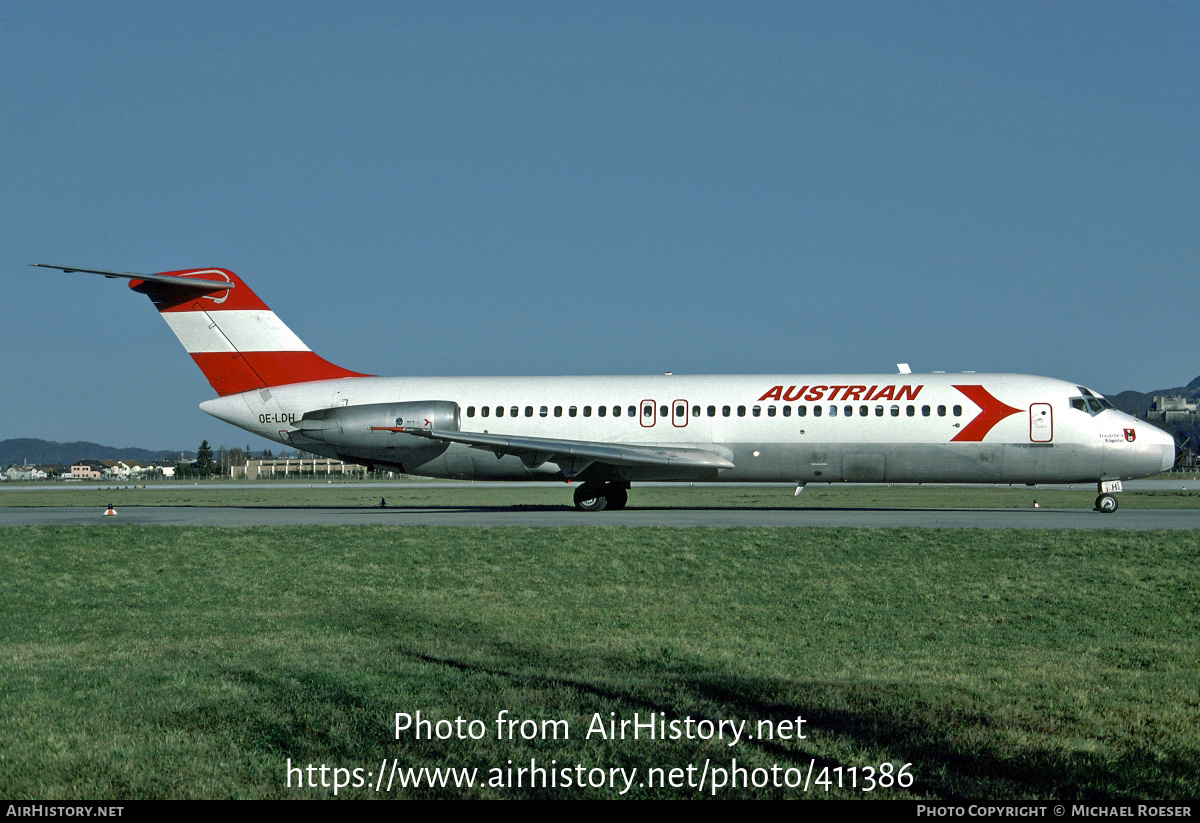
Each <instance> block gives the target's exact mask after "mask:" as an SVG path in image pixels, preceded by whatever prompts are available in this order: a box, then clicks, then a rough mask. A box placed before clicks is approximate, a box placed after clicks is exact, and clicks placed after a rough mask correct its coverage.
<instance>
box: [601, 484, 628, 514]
mask: <svg viewBox="0 0 1200 823" xmlns="http://www.w3.org/2000/svg"><path fill="white" fill-rule="evenodd" d="M604 497H605V498H606V499H607V500H608V507H609V508H610V509H623V508H625V504H626V503H628V502H629V489H627V488H625V487H624V486H616V485H613V486H609V487H607V488H606V489H605V490H604Z"/></svg>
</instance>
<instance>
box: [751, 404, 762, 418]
mask: <svg viewBox="0 0 1200 823" xmlns="http://www.w3.org/2000/svg"><path fill="white" fill-rule="evenodd" d="M750 413H751V414H752V415H754V416H755V417H762V406H755V407H754V408H753V409H751V410H750Z"/></svg>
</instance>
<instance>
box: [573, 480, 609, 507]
mask: <svg viewBox="0 0 1200 823" xmlns="http://www.w3.org/2000/svg"><path fill="white" fill-rule="evenodd" d="M607 505H608V498H607V497H605V496H604V492H603V490H601V489H600V488H598V487H596V486H589V485H588V484H586V483H584V484H583V485H582V486H580V487H579V488H577V489H576V490H575V508H577V509H579V510H580V511H581V512H599V511H604V508H605V506H607Z"/></svg>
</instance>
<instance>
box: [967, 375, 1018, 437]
mask: <svg viewBox="0 0 1200 823" xmlns="http://www.w3.org/2000/svg"><path fill="white" fill-rule="evenodd" d="M954 388H956V389H958V390H959V391H960V392H962V393H963V394H965V395H966V396H967V399H968V400H970V401H971V402H972V403H974V404H975V405H976V406H978V407H979V414H977V415H976V416H975V419H974V420H972V421H971V422H970V423H968V424H967V425H966V427H965V428H964V429H963V430H962V431H960V432H959V433H958V434H956V435H954V437H951V438H950V440H951V442H955V441H957V442H960V443H961V442H976V443H977V442H979V441H981V440H983V438H984V436H985V435H986V434H987V433H988V432H990V431H991V430H992V427H993V426H995V425H996V424H997V423H999V422H1000V421H1001V420H1003V419H1004V418H1006V417H1010V416H1012V415H1014V414H1020V412H1021V410H1020V409H1014V408H1013V407H1012V406H1009V405H1006V404H1004V403H1001V402H1000V401H999V400H997V399H996V398H994V397H992V395H991V394H989V393H988V390H987V389H985V388H984V387H983V386H955V387H954Z"/></svg>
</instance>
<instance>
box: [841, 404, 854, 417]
mask: <svg viewBox="0 0 1200 823" xmlns="http://www.w3.org/2000/svg"><path fill="white" fill-rule="evenodd" d="M842 414H844V415H846V416H847V417H853V416H854V407H853V406H847V407H846V408H844V409H842Z"/></svg>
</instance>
